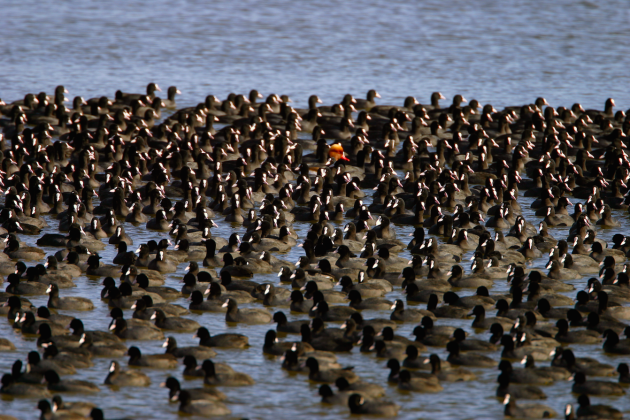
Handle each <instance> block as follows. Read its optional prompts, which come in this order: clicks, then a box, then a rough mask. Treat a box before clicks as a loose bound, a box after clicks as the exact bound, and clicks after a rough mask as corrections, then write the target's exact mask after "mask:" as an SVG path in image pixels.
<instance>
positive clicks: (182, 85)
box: [0, 0, 630, 419]
mask: <svg viewBox="0 0 630 420" xmlns="http://www.w3.org/2000/svg"><path fill="white" fill-rule="evenodd" d="M0 10H1V13H0V37H1V39H2V42H1V43H0V69H1V70H0V97H2V99H4V100H6V101H11V100H15V99H18V98H21V97H22V96H23V95H24V94H25V93H27V92H39V91H41V90H45V91H47V92H51V91H52V90H53V88H54V87H55V86H56V85H58V84H64V85H65V86H66V88H68V89H69V91H70V96H71V97H72V96H74V95H82V96H84V97H86V98H88V97H93V96H101V95H110V96H112V95H113V93H114V92H115V90H117V89H122V90H125V91H142V90H143V89H144V86H146V84H147V83H148V82H149V81H155V82H157V83H159V84H160V85H161V86H162V87H163V88H165V87H167V86H169V85H176V86H177V87H178V88H179V89H180V90H181V91H182V92H183V94H182V95H181V97H178V101H179V104H180V105H190V104H195V103H197V102H198V101H200V100H202V99H203V98H204V97H205V95H207V94H215V95H217V96H219V97H223V96H225V95H226V94H227V93H229V92H239V93H244V92H248V91H249V90H250V89H252V88H257V89H258V90H259V91H260V92H261V93H263V94H264V95H267V94H269V93H271V92H275V93H278V94H288V95H290V96H291V98H292V99H293V100H294V102H295V103H296V106H305V105H306V99H307V98H308V96H309V95H310V94H313V93H317V94H318V95H319V96H320V97H321V98H322V99H323V100H324V102H325V103H332V102H333V101H338V100H339V99H340V98H341V97H342V96H343V94H345V93H347V92H350V93H353V94H355V95H357V96H360V95H362V94H364V92H366V91H367V90H368V89H370V88H375V89H377V90H378V91H379V93H380V94H381V95H382V96H383V99H382V100H381V103H401V102H402V100H403V98H404V97H406V96H408V95H414V96H416V97H417V98H418V99H419V100H420V101H421V102H426V101H428V97H429V95H430V93H431V92H432V91H436V90H439V91H441V92H442V93H444V94H445V95H446V96H447V97H448V98H450V97H452V95H454V94H456V93H461V94H463V95H464V96H465V97H467V98H468V99H471V98H476V99H477V100H479V101H480V102H481V103H484V104H485V103H492V104H493V105H495V107H499V106H506V105H516V104H522V103H527V102H532V101H533V100H534V98H535V97H536V96H544V97H546V98H547V100H548V101H549V103H550V104H552V105H553V106H559V105H571V104H573V103H574V102H581V103H582V104H583V105H584V106H585V107H599V108H601V107H602V106H603V102H604V100H605V99H606V98H607V97H613V98H615V99H616V102H617V105H618V106H619V108H620V109H627V108H629V107H630V94H629V91H628V89H627V86H628V82H629V75H630V73H629V72H628V70H627V69H628V68H630V55H628V54H627V52H628V49H627V39H628V35H630V7H629V5H628V3H627V2H624V1H615V0H607V1H599V2H589V1H579V2H576V1H571V0H559V1H555V2H545V3H544V4H541V3H540V2H537V1H533V0H522V1H505V2H496V1H482V0H479V1H463V0H454V1H452V2H449V4H445V3H444V2H440V1H436V0H430V1H423V2H422V3H421V4H417V3H416V2H402V1H384V0H369V1H364V2H335V1H330V0H322V1H319V2H313V3H306V2H297V1H294V2H282V1H269V2H256V1H251V0H248V1H240V2H229V1H215V2H212V3H208V2H203V1H169V2H166V1H161V0H155V1H151V2H140V1H138V2H122V1H119V0H115V1H108V2H102V1H81V2H79V1H59V2H36V1H32V0H24V1H21V2H11V3H10V4H9V2H0ZM521 200H522V202H523V203H530V202H531V200H530V199H526V198H521ZM368 201H369V200H368ZM524 207H525V206H524ZM524 214H525V216H526V217H527V218H528V220H530V221H532V222H534V221H538V220H539V218H537V217H535V216H533V214H532V213H531V212H530V211H529V210H525V212H524ZM615 216H617V217H619V218H622V219H623V220H624V221H626V222H627V221H628V216H627V215H626V214H625V213H624V214H619V212H616V214H615ZM49 222H50V221H49ZM50 225H51V229H56V227H57V223H56V221H52V222H50ZM307 228H308V227H307V226H306V225H304V224H302V223H296V230H297V231H298V233H300V235H301V237H303V235H304V233H305V232H306V229H307ZM126 229H127V231H128V233H129V234H130V235H132V237H133V238H134V242H135V244H139V243H141V242H146V241H147V240H149V239H156V237H159V236H164V235H161V234H155V233H151V232H147V231H146V230H145V229H143V228H133V227H131V226H129V227H127V226H126ZM239 230H240V231H242V229H239ZM51 231H52V230H51ZM231 231H232V229H231V227H230V226H226V225H225V224H222V223H220V228H218V229H215V234H216V235H218V236H222V237H227V236H228V235H229V234H230V233H231ZM398 232H399V238H402V237H403V236H406V235H407V234H408V233H410V232H411V229H410V228H409V227H406V228H405V227H401V228H400V229H399V230H398ZM552 233H553V234H554V235H555V236H556V237H557V238H561V237H566V234H567V231H566V229H554V230H553V231H552ZM599 234H600V236H601V237H603V238H606V239H609V238H610V237H611V236H612V232H611V231H610V230H608V231H601V232H600V233H599ZM34 239H35V238H25V239H24V240H27V241H29V242H34ZM49 251H50V253H52V252H54V251H55V250H54V249H50V250H49ZM301 254H302V251H301V249H299V248H298V249H296V250H293V251H291V252H290V253H288V254H287V255H285V256H284V257H285V258H286V259H288V260H290V261H295V260H296V259H297V258H298V257H299V255H301ZM103 255H104V257H105V262H109V261H111V258H112V257H113V256H114V253H113V250H112V249H111V248H108V249H107V250H106V252H104V253H103ZM401 255H405V253H403V254H401ZM542 264H544V262H542V261H540V262H538V263H537V266H538V267H539V268H541V267H542ZM184 267H185V264H182V265H180V266H179V270H178V272H177V273H175V274H173V275H170V276H168V280H167V283H166V285H167V286H172V287H176V288H179V287H180V283H179V280H180V279H181V278H182V276H183V268H184ZM467 268H468V267H467ZM255 280H257V281H260V282H263V281H272V282H276V281H277V278H276V277H275V275H274V274H271V275H259V276H256V278H255ZM585 280H586V279H583V280H582V281H580V282H576V287H580V286H583V284H584V282H585ZM76 284H77V286H78V287H77V288H75V289H72V290H63V291H62V295H77V296H86V297H91V298H93V299H94V301H95V303H96V304H97V305H96V309H95V310H94V311H91V312H88V313H83V312H82V313H77V314H76V315H77V316H79V317H80V318H81V319H82V320H83V321H84V323H85V326H86V328H87V329H104V328H105V326H106V325H107V321H106V320H105V318H106V314H107V312H108V309H107V306H106V305H105V304H103V303H102V302H100V301H99V300H98V299H96V298H95V296H96V295H97V292H98V291H100V286H99V285H98V282H96V281H95V280H92V279H88V278H85V277H81V278H79V279H77V280H76ZM505 290H507V285H506V284H505V283H504V282H502V281H497V282H496V283H495V287H494V289H493V290H492V292H495V291H496V292H501V291H505ZM569 295H571V296H572V297H573V296H575V292H572V293H570V294H569ZM399 296H400V293H399V292H398V291H396V292H394V293H392V294H391V295H389V296H388V298H391V299H394V298H396V297H399ZM31 300H32V301H33V303H34V304H35V305H38V306H39V305H42V304H45V302H46V299H45V297H33V298H32V299H31ZM177 303H180V304H182V305H186V306H187V302H186V301H185V300H184V299H181V300H180V301H179V302H177ZM285 312H288V311H286V310H285ZM126 316H127V317H130V316H131V314H130V312H129V311H127V313H126ZM364 316H365V317H376V316H388V314H387V313H376V312H370V311H366V312H365V313H364ZM190 317H191V318H192V319H195V320H197V321H199V322H200V323H201V324H203V325H204V326H207V327H208V328H209V330H210V331H211V333H213V334H214V333H220V332H224V331H229V330H232V331H234V330H236V331H238V332H240V333H243V334H246V335H247V336H249V337H250V343H251V344H252V347H251V348H250V349H248V350H244V351H219V355H218V356H217V358H216V360H219V361H227V362H229V363H230V364H232V366H233V367H234V368H235V369H236V370H240V371H244V372H247V373H248V374H250V375H251V376H252V377H253V378H254V379H255V380H256V382H257V384H256V385H255V386H252V387H240V388H232V389H230V388H225V389H222V391H224V392H225V393H226V394H227V395H228V398H229V400H228V406H229V407H230V409H231V410H232V411H233V415H234V417H245V416H247V417H250V418H261V419H268V418H274V417H275V418H295V417H298V416H300V417H301V418H312V417H314V416H318V417H322V418H329V419H333V418H339V417H347V416H348V410H347V408H345V407H334V408H329V407H324V406H322V405H321V404H320V403H319V398H318V397H317V395H316V390H317V386H315V385H313V384H309V383H308V381H307V380H305V377H304V376H302V375H300V376H295V375H290V374H288V373H287V372H284V371H282V370H281V369H280V363H279V362H278V361H277V360H275V359H273V358H268V357H265V356H263V355H262V354H261V346H262V341H263V336H264V333H265V331H266V330H267V329H268V328H269V327H268V326H239V327H238V328H231V327H228V326H226V324H225V322H224V318H223V316H221V315H219V314H204V315H195V314H193V315H190ZM291 319H295V317H291ZM442 322H445V323H447V324H451V325H456V326H468V325H470V320H459V321H458V320H445V321H443V320H440V323H442ZM412 328H413V325H404V326H401V327H400V328H399V330H398V331H399V333H400V334H402V335H407V334H410V332H411V330H412ZM0 335H2V336H3V337H8V338H10V339H11V340H12V341H13V342H14V343H15V344H16V346H17V347H18V351H17V352H15V353H5V354H1V355H0V371H2V372H7V371H9V370H10V366H11V364H12V363H13V361H14V360H15V359H16V358H18V357H19V358H22V359H25V357H26V353H27V352H28V351H30V350H32V349H34V348H35V341H34V339H32V338H23V336H21V335H20V334H19V333H16V332H14V331H13V330H12V329H11V328H10V327H9V326H8V324H7V323H6V322H0ZM175 336H176V338H177V340H178V343H180V345H182V346H184V345H192V344H194V343H195V340H193V339H192V337H191V334H175ZM479 338H487V335H482V336H480V337H479ZM133 344H135V343H129V345H133ZM139 346H140V348H141V349H142V351H143V352H144V353H146V354H149V353H159V352H162V348H161V347H160V346H161V343H158V342H154V343H153V342H141V343H140V344H139ZM573 348H574V350H575V351H576V352H577V353H578V355H584V354H587V353H589V351H590V352H591V353H592V350H593V348H594V346H590V347H581V346H574V347H573ZM432 351H435V352H437V353H438V354H440V356H441V357H445V352H444V350H443V349H432ZM596 354H597V355H598V357H599V358H600V359H602V360H607V361H609V362H610V363H612V364H614V365H616V364H617V363H618V362H619V361H620V359H621V358H614V359H609V358H608V357H607V356H602V354H601V351H597V353H596ZM494 357H495V358H497V360H498V353H497V354H494ZM339 359H340V362H341V363H342V364H344V365H353V366H355V370H356V371H357V372H358V373H359V374H360V375H361V377H362V378H363V379H364V380H369V381H373V382H376V383H379V384H383V385H384V386H387V387H389V389H388V398H389V399H391V400H393V401H396V402H397V403H399V404H400V405H401V406H402V410H401V412H400V418H409V419H411V418H414V419H415V418H434V419H451V418H461V419H465V418H471V419H472V418H493V419H496V418H501V417H502V406H501V404H500V403H499V402H498V401H497V400H496V399H495V398H494V391H495V386H496V384H495V379H496V375H497V372H496V371H495V370H487V369H486V370H475V373H477V374H478V376H479V381H478V382H475V383H473V384H472V385H471V384H470V383H459V384H458V383H456V384H446V385H445V390H444V391H443V392H441V393H440V394H437V395H422V394H403V393H400V392H398V391H396V390H395V388H393V387H390V386H388V385H385V384H386V382H385V381H386V377H387V372H388V371H387V370H385V369H381V367H383V366H384V364H385V362H384V361H378V362H376V361H375V360H373V356H371V355H364V354H359V353H358V351H356V350H355V351H354V352H353V353H352V354H345V355H344V354H340V355H339ZM94 360H95V366H94V367H92V368H90V369H85V370H82V371H80V372H79V374H78V375H76V377H77V378H80V379H86V380H91V381H94V382H96V383H102V381H103V379H104V377H105V375H106V372H107V368H108V365H109V362H110V360H109V359H94ZM124 364H125V365H126V361H125V363H124ZM473 370H474V369H473ZM144 371H145V372H147V373H148V374H149V375H150V377H151V379H152V382H153V385H152V386H151V387H150V388H146V389H144V388H127V389H123V390H122V391H120V392H114V391H111V390H109V389H108V388H106V387H104V386H102V387H101V389H102V390H101V392H100V393H99V394H98V395H96V396H94V397H82V396H77V397H74V398H73V397H67V398H66V399H67V400H76V399H89V400H91V401H94V402H95V403H97V404H98V405H99V406H101V407H102V408H103V409H105V412H106V416H107V417H108V418H109V417H120V416H123V415H127V416H130V417H133V418H138V419H154V418H160V419H171V418H175V417H176V416H177V414H176V412H177V408H176V405H174V404H168V403H167V401H166V391H165V390H164V389H161V388H158V387H157V384H159V383H160V382H161V381H163V380H164V379H165V378H166V376H167V375H169V374H173V375H175V376H177V377H180V372H181V368H178V369H177V370H175V371H172V372H170V371H161V370H151V369H145V370H144ZM182 382H183V386H185V387H193V386H199V385H200V381H182ZM569 390H570V383H568V382H556V383H555V384H554V385H552V386H549V387H545V388H544V391H545V392H546V393H547V395H548V397H549V399H548V400H547V402H546V403H547V404H548V405H550V406H551V407H552V408H554V409H555V410H557V411H558V412H561V410H562V409H563V407H564V404H565V403H567V402H573V401H574V397H573V396H572V395H571V394H570V392H569ZM593 402H597V403H599V402H602V403H607V404H613V405H614V406H616V407H618V408H620V409H623V410H624V411H625V412H630V402H629V401H628V399H627V398H617V399H607V398H597V399H595V398H594V399H593ZM34 405H35V401H34V400H28V399H27V400H24V399H17V400H0V413H2V414H11V415H14V416H16V417H18V418H20V419H31V418H35V417H37V416H38V413H37V411H36V410H34V409H33V406H34Z"/></svg>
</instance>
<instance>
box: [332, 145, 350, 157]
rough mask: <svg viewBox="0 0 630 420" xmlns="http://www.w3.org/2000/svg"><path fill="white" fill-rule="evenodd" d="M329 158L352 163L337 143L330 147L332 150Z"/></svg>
mask: <svg viewBox="0 0 630 420" xmlns="http://www.w3.org/2000/svg"><path fill="white" fill-rule="evenodd" d="M328 156H329V157H331V158H335V160H345V161H350V159H348V158H347V157H346V156H345V155H344V152H343V146H342V145H340V144H339V143H335V144H333V145H332V146H330V150H329V151H328Z"/></svg>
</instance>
